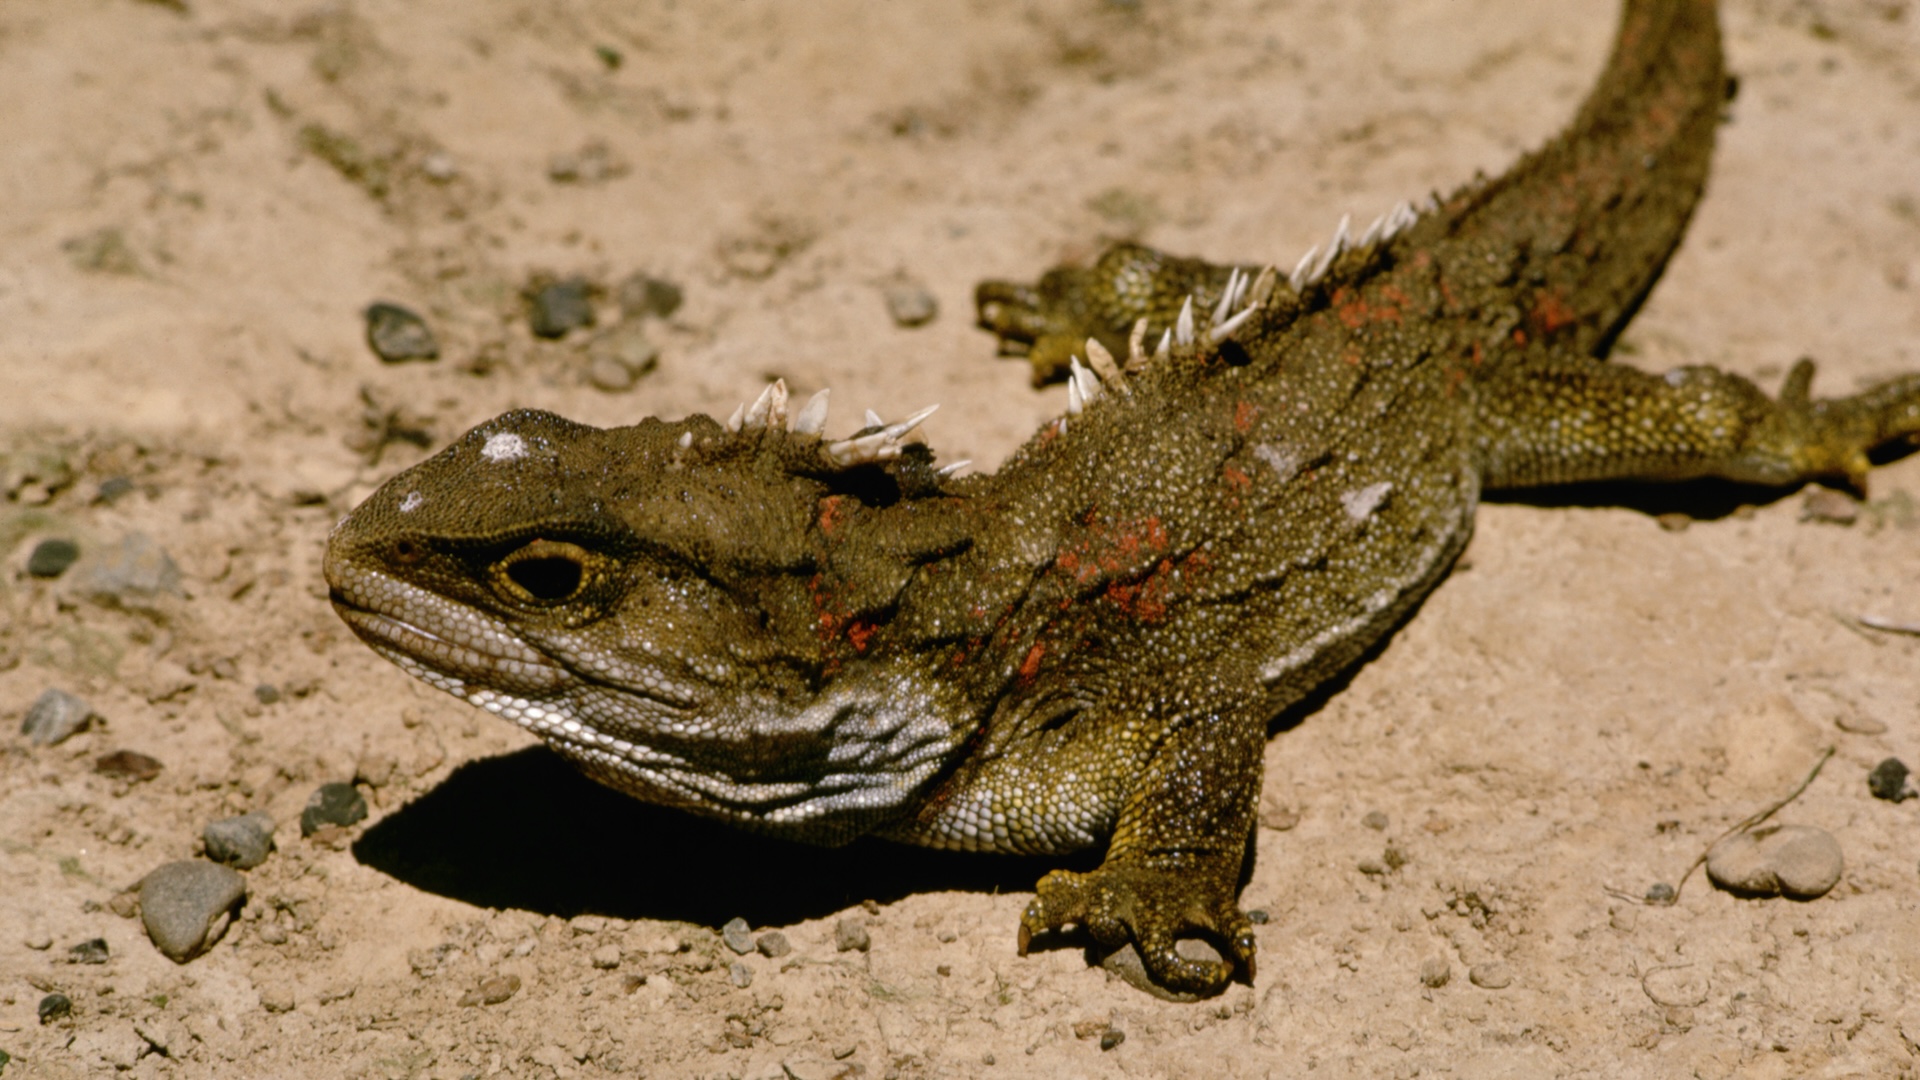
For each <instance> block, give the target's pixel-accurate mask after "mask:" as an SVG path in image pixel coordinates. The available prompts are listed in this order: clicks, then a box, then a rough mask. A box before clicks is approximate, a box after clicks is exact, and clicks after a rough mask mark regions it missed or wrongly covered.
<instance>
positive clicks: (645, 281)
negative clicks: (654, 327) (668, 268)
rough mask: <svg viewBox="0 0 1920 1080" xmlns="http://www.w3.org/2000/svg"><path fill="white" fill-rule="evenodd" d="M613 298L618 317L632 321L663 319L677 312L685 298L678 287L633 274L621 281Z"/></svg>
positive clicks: (664, 281) (671, 283) (664, 280)
mask: <svg viewBox="0 0 1920 1080" xmlns="http://www.w3.org/2000/svg"><path fill="white" fill-rule="evenodd" d="M614 297H615V300H616V301H617V302H618V303H619V304H620V317H621V318H622V319H632V320H639V319H644V318H648V317H652V318H658V319H664V318H666V317H667V316H669V315H672V314H673V313H674V312H676V311H679V310H680V302H681V300H683V299H684V298H685V297H684V294H683V293H682V292H681V291H680V286H678V285H675V284H674V283H673V282H671V281H667V280H666V279H664V278H657V277H650V276H648V275H646V274H634V275H632V276H630V277H628V278H627V279H626V280H625V281H622V282H621V283H620V288H619V289H618V291H616V292H615V294H614Z"/></svg>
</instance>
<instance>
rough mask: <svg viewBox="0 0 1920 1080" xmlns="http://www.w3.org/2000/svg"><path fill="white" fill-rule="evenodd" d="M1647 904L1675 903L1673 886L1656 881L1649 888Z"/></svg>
mask: <svg viewBox="0 0 1920 1080" xmlns="http://www.w3.org/2000/svg"><path fill="white" fill-rule="evenodd" d="M1647 903H1649V904H1671V903H1673V886H1671V885H1669V884H1667V883H1666V882H1664V881H1656V882H1654V883H1653V884H1651V885H1649V886H1647Z"/></svg>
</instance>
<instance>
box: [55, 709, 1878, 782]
mask: <svg viewBox="0 0 1920 1080" xmlns="http://www.w3.org/2000/svg"><path fill="white" fill-rule="evenodd" d="M49 693H51V691H49ZM1867 790H1868V791H1870V792H1872V793H1873V797H1874V798H1876V799H1885V800H1886V801H1887V802H1899V801H1900V800H1902V799H1906V798H1911V797H1912V796H1911V795H1910V794H1909V793H1908V791H1907V763H1906V762H1904V761H1901V760H1900V759H1899V758H1896V757H1890V758H1888V759H1887V760H1885V761H1883V762H1881V763H1880V764H1878V765H1875V766H1874V767H1873V771H1872V772H1870V773H1868V774H1867Z"/></svg>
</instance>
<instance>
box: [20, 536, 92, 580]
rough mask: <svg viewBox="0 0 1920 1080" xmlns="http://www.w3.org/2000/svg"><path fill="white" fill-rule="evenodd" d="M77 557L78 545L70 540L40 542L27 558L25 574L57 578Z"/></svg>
mask: <svg viewBox="0 0 1920 1080" xmlns="http://www.w3.org/2000/svg"><path fill="white" fill-rule="evenodd" d="M79 557H80V545H79V544H76V543H74V542H73V541H71V540H59V539H54V540H42V541H40V542H39V543H37V544H35V545H33V554H31V555H29V556H27V573H29V574H31V575H33V576H34V577H37V578H57V577H59V576H60V575H61V574H64V573H66V572H67V567H69V566H72V565H73V560H75V559H77V558H79Z"/></svg>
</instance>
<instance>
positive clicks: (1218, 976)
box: [1020, 710, 1266, 994]
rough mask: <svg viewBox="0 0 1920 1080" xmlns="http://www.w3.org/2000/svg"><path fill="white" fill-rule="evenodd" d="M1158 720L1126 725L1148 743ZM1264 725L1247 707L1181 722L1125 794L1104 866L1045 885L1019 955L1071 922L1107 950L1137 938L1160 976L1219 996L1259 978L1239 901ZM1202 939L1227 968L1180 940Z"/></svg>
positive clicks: (1054, 877) (1172, 986)
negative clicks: (1189, 950)
mask: <svg viewBox="0 0 1920 1080" xmlns="http://www.w3.org/2000/svg"><path fill="white" fill-rule="evenodd" d="M1147 727H1150V725H1135V724H1128V725H1127V727H1126V733H1127V734H1128V735H1135V736H1140V737H1145V736H1144V735H1142V734H1141V733H1142V731H1143V729H1145V728H1147ZM1265 733H1266V726H1265V724H1264V723H1262V722H1261V721H1260V720H1259V719H1258V718H1256V717H1254V716H1252V715H1251V713H1250V712H1248V711H1246V710H1233V711H1224V710H1222V711H1195V712H1193V713H1190V714H1187V715H1184V716H1182V717H1180V718H1178V719H1177V720H1174V721H1172V722H1171V723H1170V724H1169V726H1168V727H1167V729H1166V730H1165V733H1164V735H1163V737H1162V738H1161V741H1160V743H1159V745H1158V746H1157V747H1156V748H1155V749H1154V751H1153V753H1152V756H1151V758H1150V759H1149V761H1148V762H1147V766H1146V768H1145V769H1144V770H1142V771H1141V772H1140V774H1139V776H1138V778H1137V779H1136V780H1135V781H1134V782H1133V783H1132V784H1131V785H1130V786H1129V788H1128V790H1127V791H1126V794H1125V797H1124V802H1123V803H1122V806H1121V811H1120V817H1119V820H1118V822H1117V823H1116V825H1115V828H1114V833H1113V840H1112V843H1111V845H1110V846H1109V847H1108V848H1107V857H1106V860H1105V861H1104V862H1103V863H1101V865H1100V867H1099V868H1098V869H1096V870H1092V871H1089V872H1087V873H1075V872H1072V871H1067V870H1056V871H1054V872H1053V873H1050V874H1048V875H1047V876H1046V877H1044V878H1042V879H1041V880H1040V884H1039V886H1038V888H1037V889H1036V891H1035V896H1034V898H1033V902H1032V903H1031V904H1029V905H1027V910H1026V913H1025V914H1024V915H1022V916H1021V919H1020V953H1021V955H1025V954H1026V951H1027V946H1028V943H1029V942H1030V941H1031V940H1032V938H1033V935H1035V934H1039V933H1044V932H1046V931H1049V930H1058V929H1060V928H1062V927H1064V926H1067V925H1069V924H1078V925H1080V926H1083V927H1085V928H1086V930H1087V932H1088V933H1089V934H1090V935H1092V937H1093V939H1094V940H1095V941H1096V942H1098V943H1099V944H1101V945H1102V946H1105V947H1107V948H1118V947H1120V946H1122V945H1125V944H1126V943H1127V942H1128V941H1132V942H1133V943H1134V944H1135V945H1136V946H1138V948H1139V951H1140V959H1141V962H1142V963H1143V964H1144V966H1145V967H1146V970H1147V974H1148V976H1149V977H1151V978H1152V979H1153V981H1155V982H1157V983H1159V984H1160V985H1162V986H1164V987H1166V988H1167V989H1169V990H1174V991H1180V992H1187V993H1196V994H1212V993H1216V992H1218V991H1219V990H1220V989H1222V988H1223V987H1224V986H1225V985H1226V983H1227V981H1228V980H1229V979H1231V978H1232V977H1233V975H1234V972H1235V970H1236V969H1238V970H1239V971H1240V972H1241V973H1243V974H1244V976H1245V977H1246V980H1247V981H1248V982H1249V983H1251V982H1252V981H1253V976H1254V940H1253V924H1252V922H1251V920H1249V919H1248V918H1247V916H1246V913H1245V912H1243V911H1241V910H1240V907H1239V904H1238V903H1237V901H1236V898H1235V894H1236V893H1237V892H1238V889H1237V886H1238V883H1239V877H1240V868H1241V864H1242V862H1243V860H1244V859H1245V857H1246V852H1247V836H1248V833H1249V830H1250V829H1251V828H1252V825H1253V813H1254V806H1255V804H1256V802H1257V801H1258V799H1259V795H1260V772H1261V757H1260V747H1261V743H1262V740H1263V739H1264V737H1265ZM1196 936H1198V937H1204V938H1207V939H1209V940H1211V941H1212V942H1213V943H1214V944H1215V945H1216V946H1218V947H1219V949H1220V952H1221V954H1222V955H1223V956H1226V957H1228V959H1227V960H1225V961H1202V960H1190V959H1188V958H1186V957H1184V956H1181V955H1180V954H1179V953H1178V952H1176V951H1175V949H1174V945H1175V943H1176V942H1177V941H1178V940H1179V939H1181V938H1183V937H1196Z"/></svg>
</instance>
